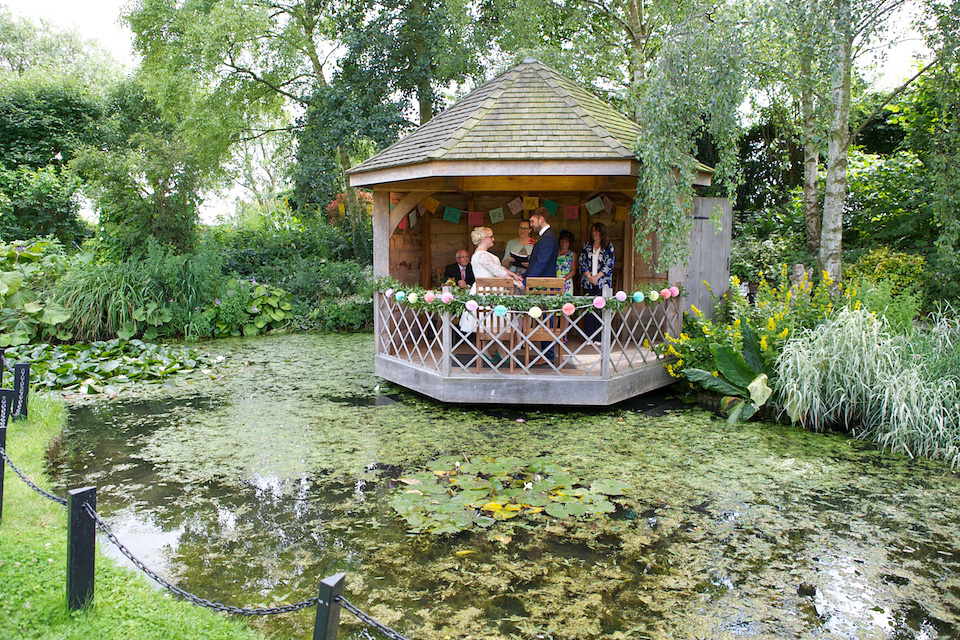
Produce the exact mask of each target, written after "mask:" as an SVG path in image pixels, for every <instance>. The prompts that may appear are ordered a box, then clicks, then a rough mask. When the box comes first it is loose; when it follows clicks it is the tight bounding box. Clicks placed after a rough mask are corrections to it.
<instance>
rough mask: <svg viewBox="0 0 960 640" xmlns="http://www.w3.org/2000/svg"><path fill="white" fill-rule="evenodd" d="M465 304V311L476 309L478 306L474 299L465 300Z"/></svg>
mask: <svg viewBox="0 0 960 640" xmlns="http://www.w3.org/2000/svg"><path fill="white" fill-rule="evenodd" d="M465 306H466V307H467V311H476V310H477V309H478V308H479V307H480V305H479V304H477V301H476V300H467V304H466V305H465Z"/></svg>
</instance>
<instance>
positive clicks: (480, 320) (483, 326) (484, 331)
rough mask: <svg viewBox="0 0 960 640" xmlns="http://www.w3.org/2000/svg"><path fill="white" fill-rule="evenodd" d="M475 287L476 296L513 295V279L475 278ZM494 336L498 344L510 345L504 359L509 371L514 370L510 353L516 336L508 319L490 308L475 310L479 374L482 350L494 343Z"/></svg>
mask: <svg viewBox="0 0 960 640" xmlns="http://www.w3.org/2000/svg"><path fill="white" fill-rule="evenodd" d="M476 286H477V295H478V296H483V295H513V278H477V283H476ZM494 336H497V337H499V339H500V342H502V343H507V344H509V345H510V350H509V351H508V352H507V353H506V354H504V357H507V358H510V371H511V372H512V371H513V370H514V361H513V357H512V353H513V350H514V347H515V345H516V335H515V334H514V328H513V325H512V324H511V323H510V318H509V317H508V316H503V317H500V316H498V315H497V314H495V313H494V312H493V308H492V307H480V308H479V309H477V373H480V365H481V364H482V363H483V352H484V349H486V348H487V346H489V343H491V342H494V340H495V338H494ZM485 343H487V345H486V346H485ZM494 344H496V343H495V342H494Z"/></svg>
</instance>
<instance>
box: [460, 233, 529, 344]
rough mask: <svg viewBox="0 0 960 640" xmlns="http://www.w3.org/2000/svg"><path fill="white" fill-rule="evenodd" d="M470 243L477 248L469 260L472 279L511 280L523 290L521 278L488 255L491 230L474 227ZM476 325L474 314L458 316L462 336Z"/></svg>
mask: <svg viewBox="0 0 960 640" xmlns="http://www.w3.org/2000/svg"><path fill="white" fill-rule="evenodd" d="M470 241H471V242H473V244H474V245H476V247H477V250H476V251H474V252H473V257H472V258H470V266H472V267H473V277H474V278H513V280H514V282H516V284H517V286H518V287H520V288H523V276H521V275H520V274H519V273H514V272H513V271H510V270H508V269H504V268H503V265H501V264H500V258H498V257H497V256H495V255H493V254H492V253H490V247H492V246H493V229H491V228H490V227H476V228H475V229H474V230H473V231H471V232H470ZM476 292H477V283H476V282H474V283H473V285H472V286H471V287H470V293H476ZM477 325H478V322H477V314H476V313H474V312H472V311H464V312H463V315H461V316H460V331H462V332H463V333H464V334H468V333H473V332H474V331H476V330H477Z"/></svg>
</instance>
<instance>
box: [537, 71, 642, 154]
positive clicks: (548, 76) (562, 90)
mask: <svg viewBox="0 0 960 640" xmlns="http://www.w3.org/2000/svg"><path fill="white" fill-rule="evenodd" d="M536 64H537V65H539V66H540V67H541V68H540V69H538V70H537V75H539V76H540V77H541V78H543V79H544V81H545V82H546V85H547V86H548V87H550V88H551V89H553V90H554V91H555V92H556V93H557V95H558V96H559V97H560V99H561V100H563V102H564V103H566V104H567V106H569V107H570V108H571V111H573V113H575V114H576V115H577V116H578V117H579V118H580V120H582V121H583V123H584V124H585V125H586V126H587V127H589V128H590V130H591V131H593V133H594V134H596V136H597V138H599V139H600V140H602V141H603V142H604V143H606V145H607V146H608V147H610V148H611V149H613V150H614V151H619V152H622V151H627V152H628V153H632V152H633V151H632V150H631V149H628V148H627V147H626V146H625V145H624V144H623V143H622V142H620V140H618V139H617V137H616V136H615V135H613V134H612V133H611V132H610V131H608V130H607V128H606V127H604V126H603V125H602V124H600V123H599V122H597V119H596V118H594V117H593V116H592V115H590V113H589V112H588V111H587V110H586V109H584V108H583V106H582V105H581V104H580V101H579V100H577V98H576V97H575V96H574V95H573V94H572V93H570V91H569V90H568V89H567V88H566V87H563V86H562V82H561V81H560V80H566V78H563V76H562V75H560V73H559V72H558V71H556V70H554V69H552V68H551V67H548V66H547V65H545V64H543V63H542V62H540V61H536ZM558 79H559V80H558ZM567 82H570V83H571V84H573V85H574V86H575V87H577V88H578V89H580V90H581V91H584V92H586V93H588V94H589V95H590V97H592V98H593V99H595V100H597V101H598V102H601V103H603V101H602V100H600V98H597V97H596V96H594V95H593V94H592V93H590V92H589V91H587V90H586V89H585V88H583V87H580V86H579V85H577V84H576V83H574V82H572V81H570V80H567ZM603 104H606V103H603ZM606 106H609V105H606Z"/></svg>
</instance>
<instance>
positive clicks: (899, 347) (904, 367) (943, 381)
mask: <svg viewBox="0 0 960 640" xmlns="http://www.w3.org/2000/svg"><path fill="white" fill-rule="evenodd" d="M958 363H960V321H958V320H957V318H956V315H955V312H954V311H953V310H952V309H948V310H944V311H943V312H941V313H939V314H937V315H935V316H934V317H933V318H932V325H931V327H930V329H929V330H925V331H917V332H913V333H910V334H908V335H896V334H893V333H892V332H891V331H890V330H889V328H888V326H887V323H886V322H885V321H884V319H883V318H882V317H878V316H877V315H876V314H873V313H871V312H868V311H862V310H861V311H853V310H850V309H843V310H841V311H840V312H839V313H837V314H836V316H834V317H833V318H831V319H830V320H828V321H827V322H826V323H824V324H822V325H820V326H819V327H817V328H816V329H813V330H811V331H806V332H804V333H802V334H801V335H800V336H798V337H797V338H796V339H795V340H792V341H790V342H789V343H788V344H787V345H786V346H785V348H784V350H783V353H782V354H781V356H780V358H779V360H778V361H777V370H778V379H777V383H776V391H777V394H778V398H779V402H780V403H781V405H782V406H783V407H784V408H785V409H786V411H787V413H788V414H789V415H790V416H791V418H792V419H794V420H798V421H800V422H801V423H802V424H804V425H805V426H807V427H810V428H812V429H815V430H817V431H822V430H824V429H826V428H829V427H835V426H839V427H841V428H845V429H847V430H848V431H850V432H851V433H853V435H854V436H855V437H858V438H862V439H868V440H873V441H874V442H877V443H879V444H880V445H881V446H883V447H885V448H887V449H889V450H891V451H898V452H901V453H905V454H907V455H909V456H924V457H928V458H935V459H940V460H945V461H946V462H948V463H949V464H950V465H951V466H952V467H957V466H960V378H958V375H960V370H958V368H957V364H958Z"/></svg>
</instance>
